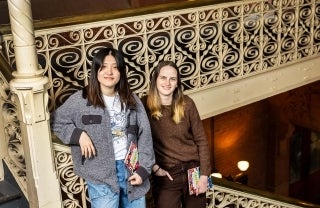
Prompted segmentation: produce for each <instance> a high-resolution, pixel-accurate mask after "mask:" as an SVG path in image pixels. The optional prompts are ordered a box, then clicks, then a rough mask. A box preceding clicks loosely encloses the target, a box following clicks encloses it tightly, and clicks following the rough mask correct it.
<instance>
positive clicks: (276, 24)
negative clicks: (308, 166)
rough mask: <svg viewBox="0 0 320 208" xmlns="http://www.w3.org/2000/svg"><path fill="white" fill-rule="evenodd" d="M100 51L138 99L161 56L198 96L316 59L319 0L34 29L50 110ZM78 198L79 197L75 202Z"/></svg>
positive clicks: (66, 184)
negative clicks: (112, 55) (121, 59)
mask: <svg viewBox="0 0 320 208" xmlns="http://www.w3.org/2000/svg"><path fill="white" fill-rule="evenodd" d="M3 40H4V42H3V53H4V54H5V55H6V58H7V61H8V63H9V64H10V65H11V67H12V68H15V54H14V47H13V39H12V36H11V35H4V36H3ZM104 46H112V47H116V48H118V49H120V50H121V51H122V52H123V53H124V55H125V58H126V62H127V66H128V77H129V82H130V84H131V85H132V89H133V90H134V91H135V92H136V93H138V94H139V95H142V94H145V93H146V91H147V89H148V85H149V77H150V74H151V72H152V70H153V69H154V68H155V66H156V65H157V64H158V62H159V61H161V60H164V59H167V60H169V59H170V60H174V61H175V62H176V63H177V65H178V66H179V67H180V69H181V74H182V82H183V87H184V91H185V92H186V93H191V92H195V91H201V90H204V89H208V88H211V87H215V86H218V85H223V84H226V83H230V82H233V81H236V80H239V79H245V78H248V77H251V76H254V75H257V74H262V73H265V72H268V71H272V70H277V69H278V68H279V67H282V66H285V65H288V64H292V63H295V62H299V61H302V60H305V59H308V58H310V57H318V56H319V54H320V1H319V0H283V1H279V0H252V1H238V2H231V3H228V4H216V5H207V6H201V7H195V8H188V9H181V10H175V11H169V12H161V13H154V14H147V15H139V16H134V17H127V18H117V19H112V20H106V21H99V22H90V23H84V24H79V25H72V26H66V27H57V28H51V29H43V30H37V31H36V47H37V54H38V60H39V64H40V65H41V68H43V69H44V70H45V75H46V76H48V77H49V79H50V81H51V84H52V85H51V88H50V89H49V106H48V107H49V110H50V111H52V110H54V109H55V108H56V107H57V106H58V105H60V104H61V103H63V102H64V100H65V99H66V98H67V97H68V96H69V95H70V94H72V93H73V92H75V91H76V90H77V89H80V88H82V87H83V86H84V85H86V83H87V79H88V76H90V62H91V58H92V56H93V54H94V52H95V51H96V50H97V49H98V48H100V47H104ZM1 93H2V94H1V98H2V99H3V98H8V99H6V100H2V105H1V107H2V112H3V115H4V118H5V124H4V126H5V140H6V142H7V146H8V149H9V154H8V157H6V159H7V161H8V163H9V164H10V167H11V168H13V169H12V170H14V171H13V172H15V175H16V176H17V177H18V178H21V179H22V180H20V181H21V184H22V187H26V184H24V183H25V178H24V177H25V175H24V173H25V166H24V156H23V151H22V148H21V140H22V139H23V138H21V137H20V136H19V123H18V122H17V121H16V120H15V118H16V113H17V109H16V106H15V104H14V101H13V100H12V99H10V96H9V94H10V93H9V92H8V91H7V90H3V89H2V90H1ZM54 149H55V150H54V151H55V156H56V168H57V171H58V173H59V176H60V183H61V188H62V190H61V191H62V192H63V194H62V195H63V197H64V198H63V203H64V204H65V205H66V206H67V207H86V206H87V205H86V203H85V202H86V201H87V197H86V194H85V184H84V182H83V181H82V180H80V179H79V178H77V177H76V176H74V175H73V172H72V168H71V166H72V163H71V159H70V155H69V153H68V151H67V150H66V149H65V147H63V148H61V146H59V145H55V146H54ZM217 191H218V192H217V193H219V190H218V189H217ZM220 191H221V190H220ZM224 191H225V190H224ZM210 193H211V192H210ZM76 195H77V196H76ZM79 196H80V198H81V200H79V201H76V200H74V199H75V198H78V197H79ZM215 197H221V195H215ZM244 197H245V196H244ZM239 203H240V202H239ZM239 203H238V202H237V203H236V204H237V206H238V205H239ZM215 207H224V206H222V205H221V204H220V205H219V206H218V205H215ZM242 207H249V206H242ZM268 207H278V206H277V205H270V206H268Z"/></svg>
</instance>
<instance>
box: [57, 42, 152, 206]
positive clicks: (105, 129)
mask: <svg viewBox="0 0 320 208" xmlns="http://www.w3.org/2000/svg"><path fill="white" fill-rule="evenodd" d="M51 127H52V130H53V132H54V133H55V134H56V135H57V136H58V137H59V138H60V139H61V140H62V142H63V143H65V144H68V145H70V147H71V153H72V160H73V166H74V172H75V174H77V175H78V176H80V177H82V178H83V179H85V181H86V183H87V185H88V194H89V198H90V202H91V207H92V208H145V207H146V201H145V194H146V193H147V192H148V190H149V188H150V183H149V175H150V174H151V169H152V166H153V165H154V163H155V160H154V151H153V145H152V138H151V129H150V124H149V120H148V117H147V114H146V112H145V109H144V106H143V105H142V103H141V101H140V99H139V98H138V97H137V96H136V95H135V94H133V93H132V92H131V90H130V86H129V84H128V79H127V75H126V65H125V61H124V57H123V55H122V53H121V52H120V51H118V50H116V49H114V48H101V49H99V50H98V51H97V53H95V55H94V57H93V60H92V66H91V75H90V77H89V81H88V85H87V86H86V87H85V88H84V89H82V90H79V91H77V92H75V93H74V94H73V95H71V96H70V97H69V98H68V99H67V100H66V101H65V103H63V105H61V106H60V107H59V108H58V109H56V111H55V112H53V113H52V117H51Z"/></svg>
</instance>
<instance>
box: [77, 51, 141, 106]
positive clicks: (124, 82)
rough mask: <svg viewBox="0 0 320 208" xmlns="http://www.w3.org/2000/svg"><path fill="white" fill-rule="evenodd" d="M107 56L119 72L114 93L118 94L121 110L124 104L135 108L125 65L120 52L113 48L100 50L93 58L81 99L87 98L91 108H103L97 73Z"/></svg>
mask: <svg viewBox="0 0 320 208" xmlns="http://www.w3.org/2000/svg"><path fill="white" fill-rule="evenodd" d="M108 55H111V56H113V57H114V58H115V59H116V62H117V68H118V70H119V72H120V80H119V82H118V83H117V84H116V86H115V92H117V93H118V94H119V97H120V101H121V108H122V109H123V107H124V106H123V104H125V105H126V106H135V105H136V101H135V99H134V97H133V94H132V92H131V90H130V86H129V83H128V79H127V73H126V65H125V61H124V58H123V55H122V53H121V52H120V51H118V50H116V49H114V48H101V49H100V50H99V51H98V52H97V53H96V54H95V55H94V56H93V60H92V64H91V75H90V77H89V81H88V85H87V86H86V88H85V90H84V94H83V97H84V98H87V99H88V100H89V102H90V103H91V104H92V105H93V106H95V107H101V108H105V104H104V101H103V97H102V92H101V88H100V83H99V81H98V72H99V69H100V68H101V66H102V64H103V60H104V58H105V57H106V56H108Z"/></svg>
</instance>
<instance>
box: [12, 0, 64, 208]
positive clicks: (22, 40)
mask: <svg viewBox="0 0 320 208" xmlns="http://www.w3.org/2000/svg"><path fill="white" fill-rule="evenodd" d="M8 7H9V14H10V23H11V30H12V35H13V42H14V52H15V60H16V71H15V72H14V73H13V76H14V78H13V79H12V80H11V82H10V90H11V92H12V93H13V94H14V98H15V99H16V103H17V105H18V111H19V116H18V117H19V122H20V127H21V131H22V132H21V134H22V140H23V141H22V143H23V149H24V156H25V163H26V174H27V181H26V184H27V186H26V187H27V191H26V192H27V194H26V195H27V196H26V198H27V199H28V201H29V206H30V207H33V208H35V207H41V208H43V207H46V208H51V207H52V208H57V207H62V204H61V193H60V186H59V181H58V179H57V174H56V170H55V165H54V157H53V151H52V141H51V132H50V125H49V112H48V109H47V103H48V94H47V89H48V85H49V81H48V78H47V77H45V76H44V71H43V70H42V69H39V66H38V59H37V53H36V46H35V38H34V28H33V19H32V12H31V1H30V0H8Z"/></svg>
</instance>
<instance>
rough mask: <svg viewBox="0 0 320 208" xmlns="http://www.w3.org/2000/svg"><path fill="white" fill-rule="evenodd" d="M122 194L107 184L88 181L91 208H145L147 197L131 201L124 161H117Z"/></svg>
mask: <svg viewBox="0 0 320 208" xmlns="http://www.w3.org/2000/svg"><path fill="white" fill-rule="evenodd" d="M116 169H117V177H118V183H119V187H120V193H116V192H113V191H112V190H111V189H110V187H109V186H108V185H106V184H93V183H90V182H88V181H87V185H88V193H89V198H90V201H91V208H145V207H146V201H145V196H143V197H141V198H139V199H136V200H133V201H131V202H130V201H129V200H128V194H127V178H128V174H127V170H126V167H125V164H124V161H123V160H117V161H116Z"/></svg>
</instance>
